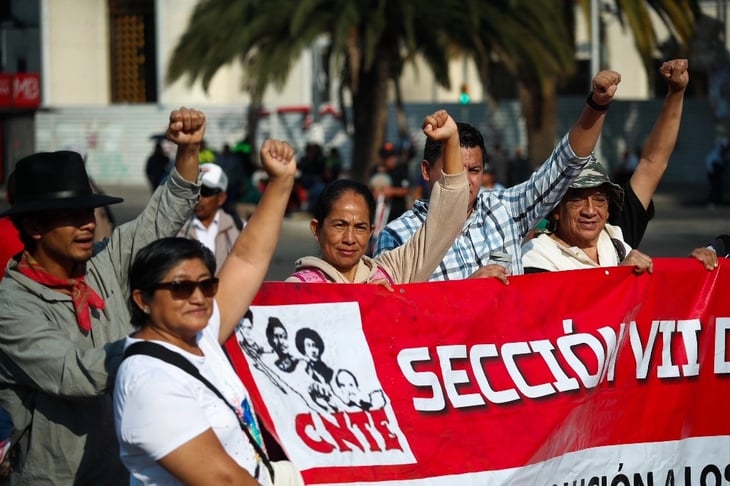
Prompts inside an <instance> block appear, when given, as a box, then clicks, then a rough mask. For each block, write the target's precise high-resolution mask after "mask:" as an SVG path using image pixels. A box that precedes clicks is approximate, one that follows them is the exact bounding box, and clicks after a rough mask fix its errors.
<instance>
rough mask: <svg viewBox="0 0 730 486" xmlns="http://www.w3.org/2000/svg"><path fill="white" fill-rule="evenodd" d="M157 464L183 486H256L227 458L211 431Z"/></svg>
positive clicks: (249, 476)
mask: <svg viewBox="0 0 730 486" xmlns="http://www.w3.org/2000/svg"><path fill="white" fill-rule="evenodd" d="M242 433H243V432H242ZM157 462H159V464H160V465H161V466H162V467H164V468H165V469H166V470H167V471H168V472H169V473H170V474H172V475H173V476H175V478H177V479H179V480H180V481H181V482H182V483H183V484H189V485H201V486H205V485H208V484H241V485H244V486H245V485H250V486H257V485H258V484H259V483H258V482H257V481H256V480H255V479H254V478H253V476H251V475H250V474H249V473H248V471H246V469H244V468H242V467H241V466H239V465H238V463H236V461H234V460H233V458H232V457H231V456H229V455H228V453H227V452H226V450H225V449H224V448H223V446H222V445H221V443H220V441H219V440H218V437H216V435H215V433H214V432H213V430H212V429H207V430H206V431H205V432H203V433H202V434H200V435H198V436H197V437H195V438H193V439H191V440H189V441H188V442H186V443H184V444H183V445H181V446H180V447H178V448H177V449H175V450H174V451H172V452H170V453H169V454H168V455H166V456H165V457H163V458H161V459H160V460H159V461H157Z"/></svg>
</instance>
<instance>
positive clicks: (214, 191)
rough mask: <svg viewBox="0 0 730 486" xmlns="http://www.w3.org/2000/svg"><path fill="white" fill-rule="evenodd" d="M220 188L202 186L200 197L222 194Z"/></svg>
mask: <svg viewBox="0 0 730 486" xmlns="http://www.w3.org/2000/svg"><path fill="white" fill-rule="evenodd" d="M221 192H223V191H221V190H220V189H213V188H210V187H208V186H200V197H211V196H215V195H216V194H220V193H221Z"/></svg>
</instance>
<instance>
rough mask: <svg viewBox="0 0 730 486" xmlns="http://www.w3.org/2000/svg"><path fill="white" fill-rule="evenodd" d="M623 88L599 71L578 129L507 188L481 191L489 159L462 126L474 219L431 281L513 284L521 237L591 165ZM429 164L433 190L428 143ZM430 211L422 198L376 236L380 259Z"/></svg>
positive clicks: (436, 168)
mask: <svg viewBox="0 0 730 486" xmlns="http://www.w3.org/2000/svg"><path fill="white" fill-rule="evenodd" d="M620 82H621V75H620V74H619V73H617V72H615V71H601V72H599V73H598V74H597V75H596V76H595V77H594V78H593V89H592V91H591V93H590V94H589V95H588V99H587V104H586V106H585V108H584V109H583V111H582V113H581V115H580V117H579V118H578V120H577V122H576V123H575V125H574V126H573V127H572V128H571V129H570V131H569V132H568V133H567V134H566V135H565V136H563V138H562V139H561V140H560V142H559V143H558V145H557V146H556V147H555V150H554V151H553V153H552V154H551V155H550V157H549V158H548V159H547V160H546V161H545V162H544V163H543V164H542V166H541V167H540V168H539V169H538V170H537V171H535V172H534V173H533V174H532V176H531V177H530V179H529V180H527V181H525V182H523V183H522V184H518V185H516V186H514V187H510V188H508V189H504V190H496V191H484V192H480V191H479V188H480V186H481V177H482V172H483V170H484V163H485V155H486V150H485V147H484V139H483V138H482V135H481V134H480V133H479V131H478V130H477V129H476V128H474V127H472V126H471V125H468V124H465V123H459V124H458V127H459V139H460V144H461V154H462V158H463V160H464V167H465V169H466V171H467V174H468V178H469V208H470V209H469V215H468V217H467V220H466V223H465V224H464V228H463V229H462V231H461V233H460V234H459V235H458V236H457V237H456V240H455V241H454V244H453V245H452V246H451V248H450V249H449V250H448V251H447V252H446V255H445V256H444V258H443V260H442V261H441V263H440V264H439V265H438V267H437V268H436V269H435V271H434V272H433V274H432V275H431V277H430V278H429V280H430V281H435V280H456V279H465V278H472V277H496V278H499V279H500V280H502V281H503V282H504V283H507V278H506V276H507V275H510V274H511V275H516V274H522V273H523V267H522V250H521V245H522V241H523V238H524V237H525V235H526V234H527V233H528V232H529V231H530V230H531V229H532V228H534V227H535V226H536V225H537V223H538V222H539V221H540V220H541V219H542V218H544V217H545V216H546V215H547V214H548V212H549V211H550V210H551V209H552V208H553V207H554V206H555V205H556V204H557V203H558V202H559V201H560V199H561V198H562V197H563V195H564V194H565V192H566V190H567V189H568V186H570V184H571V182H572V181H573V179H575V177H576V176H577V175H578V174H579V173H580V171H581V169H582V168H583V166H584V165H585V164H586V163H587V162H588V161H589V160H590V158H591V153H592V152H593V149H594V148H595V146H596V143H597V141H598V137H599V135H600V134H601V129H602V128H603V123H604V120H605V118H606V112H607V110H608V106H609V104H610V103H611V100H612V99H613V96H614V95H615V93H616V89H617V88H618V84H619V83H620ZM423 158H424V160H423V161H422V162H421V174H422V175H423V178H424V180H426V181H427V182H428V183H429V187H431V186H432V185H433V184H434V183H435V182H436V181H437V180H438V178H439V177H440V175H441V166H442V160H441V146H440V144H438V143H437V142H436V143H433V142H430V141H427V142H426V146H425V148H424V153H423ZM427 212H428V200H419V201H416V203H415V204H414V206H413V208H412V209H411V210H409V211H407V212H405V213H404V214H403V215H401V216H400V217H399V218H398V219H396V220H394V221H391V222H390V223H389V224H388V225H387V226H386V227H385V228H384V229H383V231H381V232H380V234H379V235H378V238H377V241H376V245H375V251H374V255H378V254H380V253H382V252H384V251H388V250H391V249H393V248H396V247H398V246H400V245H402V244H403V243H404V242H406V241H407V240H408V239H409V238H410V237H411V236H413V234H414V233H415V232H416V230H417V229H418V228H419V227H420V226H421V225H422V224H423V222H424V221H425V220H426V214H427ZM490 252H503V253H504V252H506V253H509V254H510V255H511V256H512V264H511V268H509V269H508V268H506V267H503V266H501V265H496V264H491V265H488V264H487V261H488V259H489V254H490Z"/></svg>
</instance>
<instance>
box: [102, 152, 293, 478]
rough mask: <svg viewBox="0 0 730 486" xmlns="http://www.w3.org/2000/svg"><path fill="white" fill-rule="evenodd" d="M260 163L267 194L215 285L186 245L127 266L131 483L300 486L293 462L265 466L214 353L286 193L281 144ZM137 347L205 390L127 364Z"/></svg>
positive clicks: (272, 242) (121, 405)
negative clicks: (180, 363)
mask: <svg viewBox="0 0 730 486" xmlns="http://www.w3.org/2000/svg"><path fill="white" fill-rule="evenodd" d="M261 160H262V163H263V166H264V168H265V169H266V172H267V173H268V175H269V185H268V187H267V189H266V191H265V193H264V195H263V197H262V199H261V202H260V204H259V206H258V208H257V209H256V211H255V213H254V214H253V216H252V217H251V219H250V221H249V223H248V225H247V226H246V228H245V229H244V230H243V231H242V232H241V234H240V236H239V237H238V239H237V240H236V242H235V244H234V246H233V248H232V249H231V253H230V254H229V256H228V258H227V259H226V260H225V262H224V264H223V267H222V268H221V270H220V273H219V274H218V278H216V277H215V270H216V264H215V259H214V257H213V255H212V253H211V252H210V250H208V249H207V248H205V246H203V245H202V244H201V243H200V242H198V241H196V240H189V239H185V238H165V239H161V240H158V241H156V242H153V243H152V244H150V245H148V246H147V247H145V248H143V249H142V250H140V251H139V253H138V254H137V256H136V258H135V261H134V263H133V265H132V268H131V271H130V275H129V283H130V306H131V309H132V324H134V325H135V326H136V327H137V328H138V331H137V332H135V333H134V334H132V335H131V336H130V337H128V338H127V357H126V358H125V359H124V361H123V362H122V365H121V366H120V368H119V371H118V374H117V377H116V384H115V390H114V415H115V425H116V431H117V438H118V440H119V444H120V453H121V457H122V461H123V462H124V465H125V466H126V467H127V468H128V469H129V471H130V473H131V476H132V479H131V484H233V483H235V484H251V485H254V484H264V485H269V484H276V485H279V484H303V482H302V480H301V476H300V475H299V473H298V472H296V471H295V470H294V468H293V466H292V465H291V463H288V462H285V461H281V462H275V463H273V464H272V463H271V462H269V461H268V459H267V458H266V454H265V452H264V450H263V442H262V440H261V431H260V428H259V425H258V423H257V422H256V419H255V413H254V411H253V408H252V405H251V402H250V399H249V397H248V393H247V392H246V389H245V388H244V386H243V384H242V383H241V382H240V380H239V379H238V376H237V375H236V373H235V372H234V370H233V368H232V367H231V365H230V363H229V362H228V360H227V357H226V356H225V354H224V353H223V350H222V348H221V345H222V344H223V343H224V342H225V341H226V340H227V339H228V337H229V336H230V335H231V334H232V333H233V331H234V328H235V325H236V324H237V323H238V321H239V320H240V318H241V316H243V315H244V313H245V312H246V310H247V309H248V306H249V304H250V302H251V300H252V299H253V297H254V295H255V294H256V292H257V291H258V289H259V286H260V284H261V282H262V281H263V279H264V277H265V275H266V272H267V270H268V266H269V262H270V261H271V258H272V256H273V252H274V248H275V247H276V243H277V240H278V235H279V232H280V229H281V223H282V219H283V217H284V211H285V209H286V205H287V202H288V200H289V193H290V191H291V189H292V186H293V184H294V175H295V171H296V162H295V160H294V150H293V149H292V147H290V146H289V145H288V144H286V143H285V142H280V141H274V140H267V141H266V142H265V143H264V145H263V147H262V149H261ZM143 342H144V343H145V344H147V343H149V342H152V343H154V344H155V345H159V346H162V347H164V350H167V352H169V351H172V352H174V353H176V355H177V357H178V358H179V357H182V358H183V359H184V360H185V361H186V362H187V365H188V366H189V365H190V364H192V365H193V366H194V370H197V372H198V373H199V374H200V375H202V377H203V378H204V379H206V380H207V381H208V382H209V384H206V383H204V381H202V380H201V379H200V378H198V377H196V376H193V375H191V374H190V373H191V372H190V371H185V370H183V369H181V368H178V367H177V366H176V365H174V364H171V362H169V361H168V362H165V361H164V360H163V359H161V358H158V357H155V356H150V355H147V354H131V355H130V353H129V351H130V350H132V349H134V348H135V347H136V348H137V349H139V345H138V343H143ZM147 345H148V346H149V344H147ZM152 347H153V348H154V347H156V346H152ZM164 350H163V351H164ZM272 473H274V474H272ZM272 475H273V477H274V478H275V480H276V481H275V482H274V481H273V480H272Z"/></svg>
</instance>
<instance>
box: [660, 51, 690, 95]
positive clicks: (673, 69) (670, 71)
mask: <svg viewBox="0 0 730 486" xmlns="http://www.w3.org/2000/svg"><path fill="white" fill-rule="evenodd" d="M688 69H689V62H688V61H687V59H672V60H671V61H666V62H665V63H663V64H662V67H660V68H659V75H660V76H661V77H662V78H664V79H666V80H667V84H668V85H669V91H671V92H672V93H676V92H677V91H682V90H684V89H685V88H686V87H687V84H689V71H688Z"/></svg>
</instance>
